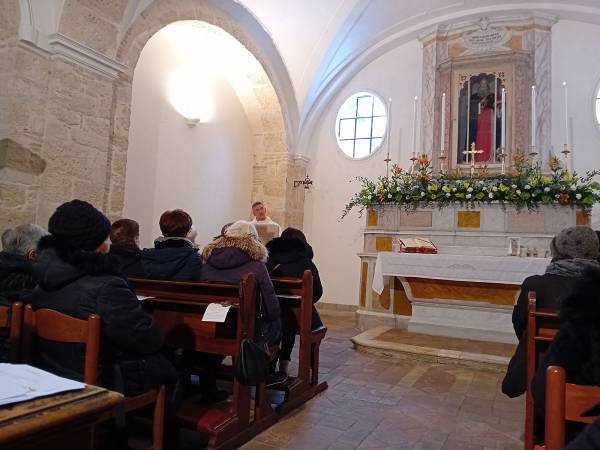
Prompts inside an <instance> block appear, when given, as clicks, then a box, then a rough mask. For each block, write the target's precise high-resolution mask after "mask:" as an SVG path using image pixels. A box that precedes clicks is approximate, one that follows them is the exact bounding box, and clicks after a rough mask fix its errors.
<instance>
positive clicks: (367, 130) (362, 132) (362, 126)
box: [356, 117, 373, 138]
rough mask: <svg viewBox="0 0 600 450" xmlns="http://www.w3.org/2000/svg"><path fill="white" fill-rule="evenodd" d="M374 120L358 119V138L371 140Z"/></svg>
mask: <svg viewBox="0 0 600 450" xmlns="http://www.w3.org/2000/svg"><path fill="white" fill-rule="evenodd" d="M372 121H373V119H371V118H370V117H369V118H368V119H356V137H357V138H370V137H371V122H372Z"/></svg>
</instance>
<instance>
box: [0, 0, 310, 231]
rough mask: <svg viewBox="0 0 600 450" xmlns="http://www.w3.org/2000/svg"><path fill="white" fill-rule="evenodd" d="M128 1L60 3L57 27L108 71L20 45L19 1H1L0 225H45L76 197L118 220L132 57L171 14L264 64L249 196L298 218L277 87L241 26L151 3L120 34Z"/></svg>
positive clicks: (201, 4) (181, 4) (205, 5)
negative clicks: (215, 32)
mask: <svg viewBox="0 0 600 450" xmlns="http://www.w3.org/2000/svg"><path fill="white" fill-rule="evenodd" d="M127 3H128V2H127V1H126V0H111V1H103V2H97V1H94V0H66V2H65V5H64V8H63V11H62V17H61V20H60V25H59V29H58V31H59V33H60V35H62V36H66V38H67V39H71V40H73V41H75V42H77V43H79V44H83V45H84V46H85V48H87V50H86V51H88V52H91V54H93V55H96V56H95V57H98V58H100V59H103V58H105V60H106V61H109V64H113V63H114V65H115V66H117V67H123V71H121V73H115V75H114V76H111V75H110V74H102V73H101V71H98V70H94V68H93V67H89V65H86V64H85V63H83V64H81V63H78V62H76V61H75V60H76V59H77V58H75V60H74V59H71V58H65V57H62V56H59V55H56V54H51V53H48V52H45V51H41V50H40V49H37V48H35V47H33V46H30V45H28V44H25V43H22V42H21V43H19V42H18V41H17V33H18V24H19V10H18V3H17V2H16V1H14V0H13V1H11V0H0V11H2V12H0V84H1V85H2V86H3V87H4V86H5V87H7V89H2V90H1V91H0V229H4V228H6V227H7V226H12V225H14V224H18V223H23V222H36V223H39V224H41V225H46V224H47V220H48V217H49V215H50V214H51V213H52V212H53V211H54V209H55V208H56V206H57V205H58V204H60V203H62V202H64V201H67V200H70V199H72V198H74V197H77V198H81V199H84V200H87V201H90V202H92V203H93V204H95V205H96V206H98V207H100V208H102V209H103V210H104V211H105V212H106V213H107V214H108V215H109V216H110V217H111V219H115V218H118V217H120V215H121V213H122V209H123V204H124V188H125V169H126V164H127V148H128V136H129V121H130V114H131V111H130V106H131V92H132V81H133V75H134V68H135V64H136V62H137V59H138V58H139V54H140V52H141V50H142V48H143V47H144V45H145V43H146V42H147V41H148V39H149V38H150V37H151V36H152V35H153V34H154V33H155V32H156V31H158V30H159V29H160V28H162V27H164V26H166V25H168V24H169V23H172V22H174V21H177V20H202V21H205V22H207V23H211V24H214V25H216V26H219V27H221V28H223V29H224V30H225V31H227V32H229V33H230V34H231V35H233V36H234V37H235V38H237V39H238V40H239V41H240V42H241V43H242V44H243V45H244V46H245V47H246V48H248V50H250V52H252V54H253V55H254V56H255V57H256V58H257V59H258V61H260V63H261V65H262V67H263V68H264V71H263V73H262V74H260V76H256V79H253V80H252V81H253V86H254V97H255V99H254V100H253V101H254V102H255V103H256V102H257V103H258V105H259V108H258V109H257V110H256V112H254V113H253V115H254V117H249V119H250V122H251V123H253V124H256V126H255V127H254V128H253V133H254V136H255V138H254V152H255V158H254V182H253V186H252V192H253V195H252V197H253V199H261V200H262V201H264V202H265V203H266V204H267V205H268V206H269V211H270V214H271V215H272V216H273V218H274V219H275V220H278V221H279V222H280V223H281V224H283V225H287V224H291V223H293V224H295V225H296V226H299V225H301V224H302V213H303V195H302V196H299V195H298V194H295V193H294V192H292V187H290V180H293V179H295V178H294V177H296V178H297V177H298V176H299V175H298V174H297V172H298V168H297V167H296V164H295V163H294V162H293V161H290V157H289V133H288V130H286V124H287V123H288V122H289V121H286V120H285V117H284V114H283V111H282V108H281V104H280V95H281V93H280V91H279V89H280V86H279V85H278V84H277V82H275V81H274V77H273V76H272V75H273V74H272V73H270V70H269V67H270V66H269V61H268V55H265V54H263V52H262V50H261V47H260V46H259V45H258V44H257V43H256V42H254V41H253V39H252V38H251V37H250V35H249V33H247V32H246V31H245V30H244V28H243V27H244V26H245V25H244V24H242V23H238V22H236V20H235V19H233V18H232V17H230V16H228V15H227V13H225V12H224V11H222V10H218V9H217V7H216V6H214V4H213V3H211V2H208V1H195V0H177V1H174V0H156V1H155V2H153V3H152V4H151V5H150V6H149V7H148V8H147V9H146V10H145V11H144V12H143V13H142V14H141V15H140V16H139V18H138V19H137V20H135V21H134V22H133V23H132V24H131V26H130V27H129V28H128V30H127V31H126V32H124V33H123V32H122V31H121V30H120V28H119V27H120V25H121V22H122V20H123V14H124V13H125V10H126V7H127ZM97 55H100V56H97ZM121 64H123V66H121ZM117 72H118V71H117ZM241 100H242V101H243V99H241ZM15 161H17V162H15ZM303 176H304V174H302V177H301V178H303ZM290 208H291V209H290Z"/></svg>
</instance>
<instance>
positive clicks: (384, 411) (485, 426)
mask: <svg viewBox="0 0 600 450" xmlns="http://www.w3.org/2000/svg"><path fill="white" fill-rule="evenodd" d="M322 316H323V319H324V320H323V321H324V322H325V323H326V324H327V326H328V328H329V332H328V336H327V338H326V340H325V342H324V343H323V345H322V346H321V367H322V371H323V373H322V377H323V378H324V379H326V380H327V381H328V383H329V389H328V390H327V391H325V392H324V393H323V394H321V395H320V396H319V397H317V398H315V399H313V400H312V401H310V402H309V403H307V404H306V405H304V407H302V408H300V409H299V410H297V411H295V412H294V413H292V414H291V415H289V416H288V417H286V418H283V419H282V420H280V421H279V422H278V423H277V424H275V425H274V426H273V427H271V428H270V429H268V430H267V431H265V432H263V433H262V434H260V435H258V436H257V437H256V438H254V440H252V441H251V442H249V443H248V444H246V445H245V446H244V447H243V448H244V449H246V450H253V449H264V450H271V449H307V450H319V449H332V450H333V449H336V450H346V449H348V450H349V449H381V450H383V449H432V450H433V449H444V450H450V449H461V450H471V449H482V450H483V449H521V448H522V447H523V444H522V442H521V440H520V438H521V434H522V430H523V413H524V401H523V399H522V398H521V399H517V400H510V399H508V398H507V397H505V396H504V395H503V394H502V393H501V392H500V383H501V381H502V374H501V373H498V372H497V371H496V372H493V371H485V370H473V369H468V368H463V367H460V366H456V365H441V364H434V363H428V362H419V361H414V360H402V359H391V358H385V357H380V356H375V355H370V354H364V353H360V352H357V351H355V350H353V349H352V344H351V342H350V338H351V337H352V336H354V335H356V334H357V332H358V331H357V330H356V329H355V328H354V321H353V314H350V313H341V312H328V313H325V314H322Z"/></svg>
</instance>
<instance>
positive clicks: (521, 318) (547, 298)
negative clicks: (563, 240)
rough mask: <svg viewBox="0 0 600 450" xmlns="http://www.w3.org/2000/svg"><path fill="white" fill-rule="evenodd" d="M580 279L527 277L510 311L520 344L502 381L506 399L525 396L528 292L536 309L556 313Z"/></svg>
mask: <svg viewBox="0 0 600 450" xmlns="http://www.w3.org/2000/svg"><path fill="white" fill-rule="evenodd" d="M578 282H579V280H578V279H577V278H573V277H563V276H560V275H552V274H544V275H533V276H531V277H527V278H526V279H525V281H523V284H522V285H521V293H520V294H519V298H518V299H517V303H516V305H515V307H514V309H513V314H512V322H513V328H514V330H515V334H516V335H517V339H519V344H518V346H517V349H516V350H515V354H514V356H513V357H512V358H511V361H510V364H509V366H508V370H507V372H506V376H505V378H504V380H503V382H502V392H503V393H504V394H506V395H508V396H509V397H511V398H513V397H518V396H519V395H522V394H524V393H525V390H526V386H525V384H526V377H527V372H526V370H527V356H526V349H527V336H526V333H525V331H526V330H527V310H528V307H529V301H528V294H529V291H535V293H536V307H537V308H545V309H552V310H557V311H558V310H559V309H560V306H561V304H562V302H563V301H564V300H565V299H566V298H567V297H569V296H570V295H571V294H572V293H573V291H574V289H575V288H576V286H577V284H578Z"/></svg>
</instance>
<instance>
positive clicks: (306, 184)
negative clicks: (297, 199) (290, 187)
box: [294, 174, 313, 191]
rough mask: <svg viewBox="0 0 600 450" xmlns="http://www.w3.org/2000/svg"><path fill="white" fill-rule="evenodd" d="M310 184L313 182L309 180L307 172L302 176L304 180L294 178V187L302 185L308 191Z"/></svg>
mask: <svg viewBox="0 0 600 450" xmlns="http://www.w3.org/2000/svg"><path fill="white" fill-rule="evenodd" d="M312 184H313V180H311V179H310V177H309V176H308V174H306V177H305V178H304V180H294V189H295V188H297V187H298V186H304V189H306V190H307V191H308V190H309V189H310V186H311V185H312Z"/></svg>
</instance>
